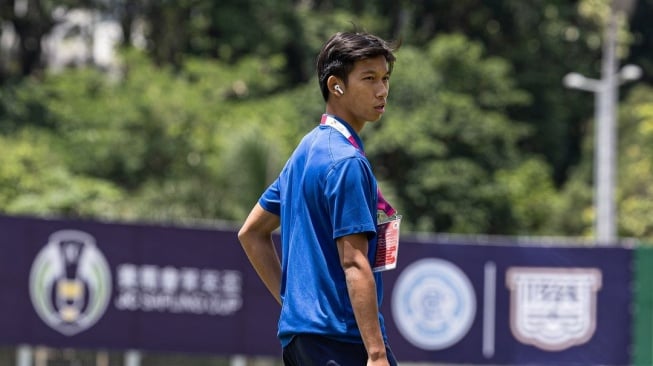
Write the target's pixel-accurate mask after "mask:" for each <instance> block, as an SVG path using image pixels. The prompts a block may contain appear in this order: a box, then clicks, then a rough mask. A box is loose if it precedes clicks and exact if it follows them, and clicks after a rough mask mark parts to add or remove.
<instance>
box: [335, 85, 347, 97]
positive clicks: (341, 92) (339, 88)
mask: <svg viewBox="0 0 653 366" xmlns="http://www.w3.org/2000/svg"><path fill="white" fill-rule="evenodd" d="M333 89H335V90H336V91H337V92H338V94H340V95H343V94H345V91H344V90H342V88H341V87H340V85H338V84H336V86H334V87H333Z"/></svg>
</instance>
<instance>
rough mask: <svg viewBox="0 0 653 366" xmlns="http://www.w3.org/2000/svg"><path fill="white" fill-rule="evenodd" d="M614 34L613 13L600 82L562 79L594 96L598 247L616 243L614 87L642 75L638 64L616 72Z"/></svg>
mask: <svg viewBox="0 0 653 366" xmlns="http://www.w3.org/2000/svg"><path fill="white" fill-rule="evenodd" d="M616 34H617V18H616V12H615V11H613V10H612V11H611V12H610V19H609V23H608V26H607V27H606V30H605V38H604V43H603V55H602V59H601V79H599V80H596V79H590V78H587V77H585V76H583V75H581V74H579V73H576V72H572V73H569V74H567V75H565V77H564V78H563V80H562V82H563V84H564V85H565V86H566V87H568V88H573V89H581V90H585V91H590V92H593V93H594V95H595V104H594V119H595V121H596V122H595V123H596V134H595V144H594V145H595V146H594V187H595V193H594V207H595V210H596V214H595V219H594V235H595V239H596V243H597V244H598V245H611V244H615V242H616V239H617V235H616V231H617V230H616V226H617V225H616V221H615V216H616V215H615V211H616V210H615V197H614V187H615V166H616V159H615V156H616V150H617V149H616V140H617V138H616V135H617V133H616V120H617V115H616V104H617V95H618V88H617V87H618V86H619V85H621V84H623V83H625V82H627V81H632V80H637V79H639V78H640V77H641V75H642V69H641V68H640V67H639V66H637V65H625V66H624V67H623V68H622V69H621V70H619V72H617V60H616V56H615V53H616V52H615V48H616Z"/></svg>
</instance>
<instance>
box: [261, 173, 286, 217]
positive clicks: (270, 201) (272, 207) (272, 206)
mask: <svg viewBox="0 0 653 366" xmlns="http://www.w3.org/2000/svg"><path fill="white" fill-rule="evenodd" d="M258 203H259V204H260V205H261V207H263V209H264V210H266V211H268V212H270V213H273V214H275V215H277V216H281V195H280V191H279V178H277V179H276V180H275V181H274V182H272V184H270V186H268V188H267V189H266V190H265V192H263V194H262V195H261V198H259V200H258Z"/></svg>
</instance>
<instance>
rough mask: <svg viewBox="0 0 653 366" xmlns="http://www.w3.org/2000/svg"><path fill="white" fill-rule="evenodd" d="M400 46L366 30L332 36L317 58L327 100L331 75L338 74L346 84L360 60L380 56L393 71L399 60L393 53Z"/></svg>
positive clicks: (319, 79)
mask: <svg viewBox="0 0 653 366" xmlns="http://www.w3.org/2000/svg"><path fill="white" fill-rule="evenodd" d="M398 48H399V44H396V45H395V44H390V43H389V42H387V41H385V40H383V39H381V38H379V37H377V36H375V35H373V34H370V33H365V32H339V33H336V34H334V35H333V36H331V38H329V40H328V41H327V42H326V43H325V44H324V46H323V47H322V50H321V51H320V54H319V55H318V57H317V78H318V83H319V84H320V91H321V92H322V97H323V98H324V101H326V100H327V99H328V98H329V89H328V87H327V80H328V79H329V76H331V75H333V76H336V77H338V78H340V79H342V80H343V81H344V82H345V84H346V83H347V76H349V73H350V72H351V70H352V69H353V68H354V63H355V62H356V61H358V60H363V59H367V58H372V57H376V56H383V57H385V59H386V61H387V62H388V67H389V70H390V72H392V68H393V67H394V62H395V56H394V54H393V52H394V51H396V50H397V49H398Z"/></svg>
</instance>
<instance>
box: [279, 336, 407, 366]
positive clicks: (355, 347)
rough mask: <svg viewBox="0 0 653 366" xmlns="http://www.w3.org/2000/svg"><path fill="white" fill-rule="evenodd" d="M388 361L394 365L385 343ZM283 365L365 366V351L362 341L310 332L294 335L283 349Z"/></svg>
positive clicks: (395, 361)
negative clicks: (349, 341) (349, 340)
mask: <svg viewBox="0 0 653 366" xmlns="http://www.w3.org/2000/svg"><path fill="white" fill-rule="evenodd" d="M385 348H386V352H387V354H388V361H390V365H392V366H396V365H397V360H396V359H395V357H394V355H393V354H392V351H390V347H388V346H387V345H386V347H385ZM283 364H284V365H285V366H365V365H367V351H365V346H364V345H363V344H362V343H360V344H359V343H346V342H339V341H336V340H333V339H331V338H326V337H322V336H318V335H312V334H301V335H297V336H295V337H294V338H293V339H292V341H291V342H290V343H289V344H288V345H287V346H286V347H284V349H283Z"/></svg>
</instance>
